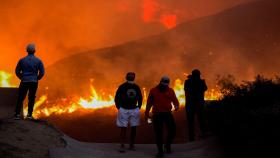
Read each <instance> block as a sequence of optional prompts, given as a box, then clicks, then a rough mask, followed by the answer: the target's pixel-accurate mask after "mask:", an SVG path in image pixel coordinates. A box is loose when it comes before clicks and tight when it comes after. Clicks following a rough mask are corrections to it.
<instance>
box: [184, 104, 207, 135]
mask: <svg viewBox="0 0 280 158" xmlns="http://www.w3.org/2000/svg"><path fill="white" fill-rule="evenodd" d="M186 106H187V107H186V115H187V120H188V129H189V141H194V139H195V115H197V118H198V122H199V126H200V131H201V134H202V135H203V134H204V133H205V132H206V120H205V109H204V104H203V103H196V104H195V103H193V104H187V105H186Z"/></svg>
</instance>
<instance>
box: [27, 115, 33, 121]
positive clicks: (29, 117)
mask: <svg viewBox="0 0 280 158" xmlns="http://www.w3.org/2000/svg"><path fill="white" fill-rule="evenodd" d="M26 119H27V120H34V118H33V117H32V115H29V114H28V115H27V116H26Z"/></svg>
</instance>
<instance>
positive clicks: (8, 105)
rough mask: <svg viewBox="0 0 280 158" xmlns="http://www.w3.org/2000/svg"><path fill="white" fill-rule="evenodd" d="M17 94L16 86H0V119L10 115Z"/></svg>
mask: <svg viewBox="0 0 280 158" xmlns="http://www.w3.org/2000/svg"><path fill="white" fill-rule="evenodd" d="M17 96H18V88H0V119H4V118H9V117H12V116H13V114H14V109H15V105H16V101H17Z"/></svg>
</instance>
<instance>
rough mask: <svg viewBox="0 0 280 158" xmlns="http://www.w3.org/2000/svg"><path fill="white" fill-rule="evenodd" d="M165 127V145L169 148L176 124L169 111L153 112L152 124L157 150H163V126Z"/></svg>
mask: <svg viewBox="0 0 280 158" xmlns="http://www.w3.org/2000/svg"><path fill="white" fill-rule="evenodd" d="M164 125H166V127H167V132H168V133H167V139H166V144H165V145H166V147H167V148H170V146H171V144H172V142H173V139H174V137H175V135H176V124H175V121H174V118H173V115H172V113H171V112H162V113H155V114H154V115H153V126H154V132H155V136H156V144H157V148H158V152H159V153H162V152H163V129H164V128H163V126H164Z"/></svg>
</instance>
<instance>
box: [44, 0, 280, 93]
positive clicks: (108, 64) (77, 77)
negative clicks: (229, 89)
mask: <svg viewBox="0 0 280 158" xmlns="http://www.w3.org/2000/svg"><path fill="white" fill-rule="evenodd" d="M279 3H280V2H279V1H277V0H263V1H258V2H251V3H249V4H243V5H239V6H236V7H233V8H231V9H228V10H225V11H222V12H220V13H218V14H215V15H211V16H208V17H203V18H199V19H195V20H193V21H190V22H186V23H182V24H180V25H178V26H177V27H175V28H173V29H171V30H169V31H167V32H165V33H162V34H159V35H155V36H151V37H147V38H144V39H141V40H135V41H132V42H128V43H126V44H122V45H118V46H114V47H109V48H104V49H98V50H92V51H87V52H84V53H80V54H77V55H74V56H70V57H67V58H65V59H63V60H60V61H59V62H57V63H55V64H54V65H52V66H50V67H49V69H48V76H47V77H46V79H45V82H44V85H45V86H48V87H49V90H50V91H52V95H53V97H57V96H65V95H66V96H67V95H69V94H72V93H76V92H78V93H85V94H86V93H88V91H89V80H90V79H93V81H94V85H96V87H97V88H98V89H100V90H102V89H110V90H112V91H113V92H114V90H115V89H114V88H116V87H117V85H118V84H120V83H121V82H123V80H124V75H125V73H126V72H127V71H135V72H136V74H137V82H139V83H140V85H142V86H144V87H146V88H147V90H149V88H151V87H152V86H154V85H156V84H157V83H158V81H159V79H160V77H161V76H162V75H164V74H167V75H170V76H171V77H172V81H174V79H175V78H181V79H182V78H183V79H184V78H185V77H186V76H184V73H190V72H191V70H192V69H194V68H199V69H201V71H202V74H203V78H205V79H206V81H207V83H209V85H210V86H211V87H213V86H215V82H216V77H217V75H227V74H233V75H234V76H235V77H236V78H237V79H238V81H242V80H251V79H253V78H254V76H255V75H257V74H264V75H266V76H274V75H277V74H279V62H278V59H279V57H280V55H279V51H280V46H279V43H280V39H279V37H280V32H279V29H278V28H279V27H280V22H279V21H278V20H277V19H278V17H279V15H280V12H279V9H278V6H279V5H280V4H279ZM55 83H58V85H57V84H55ZM73 83H75V86H73ZM57 87H59V88H57ZM111 94H113V93H111Z"/></svg>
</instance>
